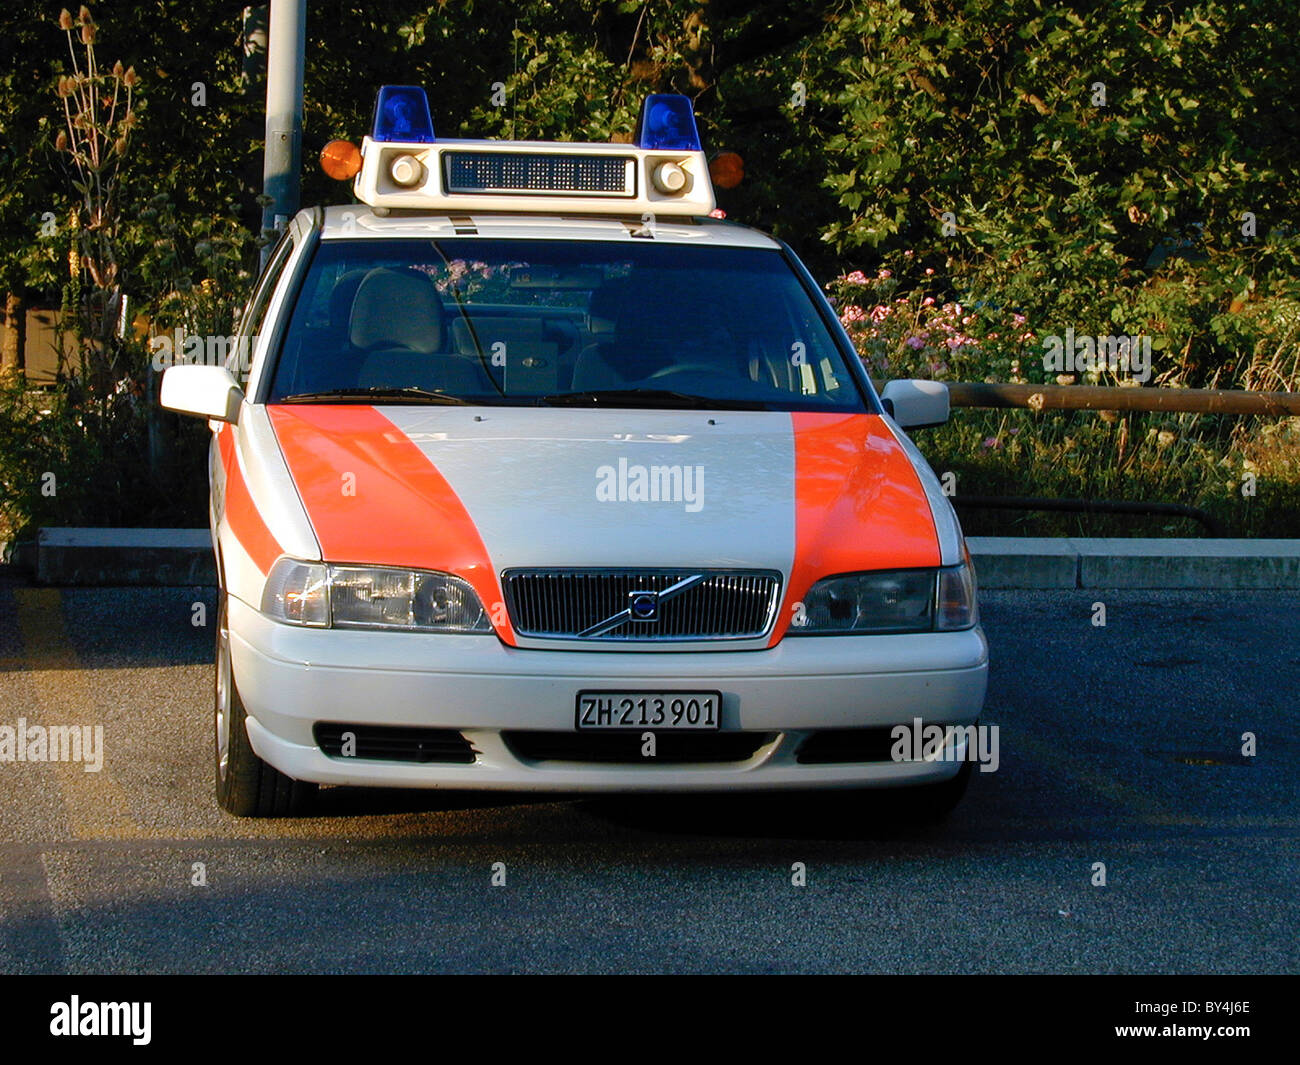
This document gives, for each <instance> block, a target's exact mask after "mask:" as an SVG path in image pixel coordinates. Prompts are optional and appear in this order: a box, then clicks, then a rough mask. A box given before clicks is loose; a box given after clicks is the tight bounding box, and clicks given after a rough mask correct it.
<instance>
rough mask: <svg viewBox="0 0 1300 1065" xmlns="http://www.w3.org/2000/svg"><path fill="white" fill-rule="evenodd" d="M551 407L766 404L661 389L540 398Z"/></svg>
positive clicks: (716, 407)
mask: <svg viewBox="0 0 1300 1065" xmlns="http://www.w3.org/2000/svg"><path fill="white" fill-rule="evenodd" d="M540 402H542V403H545V404H548V405H549V406H552V407H667V408H683V409H687V410H765V409H766V404H763V403H758V402H755V401H753V400H745V399H717V398H715V397H713V396H695V395H692V394H690V393H689V392H671V391H668V390H666V389H662V388H609V389H597V390H593V391H590V392H557V393H555V394H554V395H550V396H542V397H540Z"/></svg>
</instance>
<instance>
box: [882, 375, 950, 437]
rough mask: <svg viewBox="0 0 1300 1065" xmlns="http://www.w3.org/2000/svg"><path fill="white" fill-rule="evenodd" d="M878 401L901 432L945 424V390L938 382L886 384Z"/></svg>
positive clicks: (946, 403) (946, 412)
mask: <svg viewBox="0 0 1300 1065" xmlns="http://www.w3.org/2000/svg"><path fill="white" fill-rule="evenodd" d="M880 401H881V403H882V404H883V405H884V407H885V409H886V410H887V411H889V413H890V414H892V415H893V417H894V421H896V422H898V424H899V426H900V427H901V428H903V429H928V428H930V427H931V426H935V425H942V424H943V423H944V422H946V421H947V420H948V386H947V385H945V384H944V383H943V382H942V381H916V380H906V381H890V382H889V384H887V385H885V389H884V391H883V392H881V393H880Z"/></svg>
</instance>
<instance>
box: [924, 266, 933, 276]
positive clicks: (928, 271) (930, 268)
mask: <svg viewBox="0 0 1300 1065" xmlns="http://www.w3.org/2000/svg"><path fill="white" fill-rule="evenodd" d="M933 273H934V267H933V266H927V267H926V268H925V276H926V277H929V276H930V275H931V274H933Z"/></svg>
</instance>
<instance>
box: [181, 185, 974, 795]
mask: <svg viewBox="0 0 1300 1065" xmlns="http://www.w3.org/2000/svg"><path fill="white" fill-rule="evenodd" d="M635 230H636V227H635V226H634V225H632V224H630V223H629V222H628V221H627V220H626V219H622V218H617V217H585V216H584V217H573V216H566V215H562V214H541V213H538V214H502V213H487V212H482V213H471V214H469V215H468V216H466V215H464V214H461V213H458V214H457V215H456V216H455V217H452V216H449V215H446V214H438V213H436V212H427V213H417V214H412V213H406V214H403V215H401V216H397V215H390V214H388V213H387V212H386V211H385V210H384V209H383V208H382V207H381V208H380V209H379V210H378V211H376V210H375V209H372V208H370V207H367V206H350V207H331V208H327V209H324V210H321V209H313V210H304V211H302V212H301V213H299V214H298V215H297V216H296V217H295V218H294V219H293V220H292V222H291V224H290V226H289V227H288V231H287V234H286V236H285V238H284V244H283V245H282V247H281V248H280V250H279V251H278V252H277V257H278V260H279V261H278V274H276V275H275V276H274V278H273V282H274V287H273V288H271V289H266V282H264V283H263V287H264V289H265V290H264V291H262V292H261V293H260V296H259V295H258V294H255V296H254V300H253V303H254V304H257V302H258V301H259V299H260V300H261V304H262V306H263V307H264V315H262V316H261V317H260V319H259V320H260V321H261V322H262V323H263V325H262V328H261V329H260V330H259V331H257V333H256V335H255V337H254V339H253V340H252V343H251V355H252V359H251V366H250V367H249V370H250V372H249V375H248V380H247V384H246V387H245V388H244V393H243V396H242V397H238V396H236V398H237V401H238V409H237V410H234V411H232V413H231V417H232V418H233V420H227V418H226V417H223V413H222V406H221V404H222V403H223V402H224V400H223V399H222V398H221V396H217V398H216V399H215V400H214V401H213V402H214V404H215V405H214V407H213V409H211V410H208V411H206V412H205V410H204V409H203V408H202V406H201V405H199V404H196V403H195V402H188V401H185V400H183V399H178V398H177V397H178V396H180V395H181V389H182V384H183V381H182V379H181V375H180V374H178V373H176V371H169V372H168V377H167V379H165V381H164V403H165V404H167V405H171V406H176V407H179V408H182V409H187V410H189V411H190V413H200V414H203V413H206V414H208V415H210V416H211V417H212V418H213V420H212V422H211V425H212V427H213V430H214V437H213V443H212V449H211V462H210V476H211V487H212V493H211V501H212V502H211V514H210V517H211V528H212V535H213V540H214V545H215V549H216V554H217V558H218V565H219V571H220V575H221V581H222V587H223V594H224V596H225V602H226V603H227V609H228V627H229V668H230V671H231V672H232V673H233V677H234V684H235V686H236V687H237V689H238V695H239V698H240V699H242V704H243V708H244V712H245V715H246V732H247V739H248V742H249V744H250V745H251V749H252V751H253V752H255V754H256V756H257V757H258V758H260V759H261V760H262V761H263V762H265V763H266V764H267V765H268V766H270V767H273V768H274V769H275V770H277V771H279V773H281V774H284V776H285V777H287V778H292V779H293V780H297V781H304V782H314V783H317V784H327V785H364V786H398V787H413V788H456V789H460V788H488V789H509V790H526V791H536V792H556V791H562V792H584V791H644V792H653V791H679V790H697V791H724V790H725V791H737V790H744V789H773V788H776V789H780V788H820V787H832V786H835V787H844V786H851V787H866V786H885V787H888V786H901V785H923V784H928V783H935V782H941V781H944V780H949V779H951V778H953V777H954V776H955V775H956V774H957V772H958V770H959V768H960V764H959V762H960V759H961V758H964V757H965V755H966V752H965V751H964V749H962V748H960V747H959V748H958V750H957V752H956V754H957V760H953V759H952V758H946V759H945V758H935V759H921V760H907V759H895V758H891V757H883V756H880V755H879V754H878V746H877V747H872V748H871V749H872V750H873V751H877V753H876V754H872V755H871V757H866V756H865V755H864V754H863V752H862V750H858V751H857V753H856V754H854V752H853V751H852V750H848V749H846V752H845V756H844V758H843V760H838V761H837V760H835V755H834V753H833V751H832V753H831V754H830V756H829V757H826V756H825V754H823V756H821V757H819V758H816V759H810V758H803V757H801V753H802V752H804V751H806V750H809V749H810V748H808V747H806V746H805V745H806V744H807V743H808V742H809V741H810V739H811V738H813V737H815V736H817V735H824V736H829V735H831V734H832V733H835V732H837V731H838V730H881V731H883V732H884V733H886V734H887V733H888V732H889V730H890V729H891V728H892V727H893V726H896V725H899V724H909V723H911V722H912V721H913V720H914V719H916V718H923V719H925V720H926V721H935V722H941V723H944V724H949V725H956V726H966V725H970V724H973V723H975V722H976V721H977V720H978V718H979V716H980V713H981V708H982V706H983V702H984V694H985V685H986V678H987V668H988V648H987V643H986V641H985V637H984V634H983V632H982V630H981V629H980V627H979V625H978V623H972V624H971V625H970V626H969V627H966V628H964V629H961V630H959V631H942V632H941V631H928V632H908V633H894V634H891V633H875V634H836V635H826V636H809V635H801V634H798V635H796V634H792V632H791V626H792V623H794V624H797V622H796V621H795V620H794V619H795V617H796V615H797V614H798V612H799V610H800V609H801V600H802V598H803V597H804V596H805V595H806V594H807V592H808V590H809V588H810V586H811V585H812V584H813V583H815V582H816V581H818V580H820V579H822V578H825V577H829V576H832V575H835V574H840V573H851V572H867V571H876V570H908V569H921V568H935V567H954V566H958V565H960V564H961V563H962V562H963V558H964V557H965V546H964V543H963V540H962V535H961V531H960V528H959V526H958V523H957V519H956V516H955V514H954V512H953V509H952V507H951V505H950V504H949V502H948V500H947V499H946V498H945V497H944V494H943V492H942V491H941V489H940V485H939V483H938V480H937V479H936V477H935V476H934V474H933V472H932V471H931V470H930V468H929V466H928V465H927V464H926V462H925V460H924V459H923V458H922V456H921V455H920V453H919V452H918V451H917V449H916V448H915V446H914V445H913V444H912V442H911V441H910V440H909V439H908V437H907V436H906V434H905V433H904V432H903V430H902V429H901V428H900V427H899V426H898V424H896V423H895V422H894V420H893V419H892V418H891V417H890V416H889V415H888V414H886V413H883V412H879V411H880V407H879V406H878V405H877V404H878V400H876V398H875V396H874V393H871V392H870V387H871V386H870V383H869V381H866V378H865V374H862V376H861V379H860V382H859V385H860V387H862V388H864V389H865V390H866V394H867V395H868V396H869V398H870V400H871V403H872V404H873V405H876V406H874V410H875V411H876V412H870V411H871V408H869V409H868V412H867V413H859V412H849V413H834V412H824V413H822V412H817V413H810V412H802V413H801V412H788V411H777V410H727V409H720V410H706V409H699V410H697V409H623V408H616V409H586V408H575V407H555V408H551V407H543V406H490V407H483V406H474V405H466V406H419V405H398V404H392V405H387V404H384V403H383V402H382V401H376V402H375V403H374V404H363V405H350V406H339V405H334V406H331V405H312V404H307V405H300V406H290V405H288V404H284V403H267V402H265V397H266V395H267V394H268V392H267V388H268V382H269V377H268V375H269V374H270V373H271V369H270V367H271V363H272V359H273V352H274V348H275V344H276V343H277V340H278V336H279V333H280V330H281V327H282V324H283V322H284V320H285V318H286V315H288V314H289V313H290V311H291V309H292V300H293V292H294V286H295V283H296V280H297V279H299V278H300V277H301V274H302V269H303V266H304V264H305V262H306V260H307V259H308V258H309V257H310V255H311V254H312V251H313V249H314V248H315V246H316V245H317V244H318V243H319V244H320V245H321V246H324V245H326V244H329V243H331V242H364V241H371V240H380V239H383V240H405V239H412V240H438V239H441V238H446V237H451V236H452V235H455V237H456V239H458V240H483V241H493V240H501V239H510V240H522V241H532V240H546V241H557V240H560V241H574V242H601V243H609V242H615V243H617V242H631V243H637V242H642V241H644V240H645V239H646V235H645V234H638V233H637V232H636V231H635ZM652 239H653V240H654V242H656V243H657V244H669V245H681V246H693V245H694V246H698V245H711V246H726V247H734V248H741V249H754V250H765V251H772V250H778V251H781V250H783V246H782V245H780V244H778V243H777V242H775V241H773V240H771V239H770V238H769V237H767V236H765V235H763V234H761V233H758V232H755V231H753V230H750V229H747V228H745V227H743V226H738V225H735V224H732V223H728V222H722V221H718V220H715V219H711V218H699V217H694V218H682V219H676V218H673V217H661V218H657V219H656V220H655V222H654V232H653V237H652ZM784 251H785V253H786V254H789V253H788V249H785V250H784ZM273 262H274V260H273ZM799 269H802V268H799ZM831 321H832V322H834V318H833V315H831ZM254 324H256V323H254ZM245 327H248V322H247V321H246V322H245ZM828 328H832V329H836V330H838V328H839V327H838V323H837V322H834V324H833V326H828ZM836 335H837V343H841V344H842V345H845V344H848V341H847V338H846V337H844V336H843V333H842V330H840V331H839V333H837V334H836ZM850 350H851V349H850ZM173 375H175V376H176V381H174V382H173V381H172V380H171V378H172V376H173ZM194 380H195V381H196V382H197V379H194ZM169 387H170V401H169V392H168V389H169ZM205 387H206V386H205ZM636 465H641V466H644V467H646V468H651V467H661V468H667V467H672V468H678V469H686V470H690V469H693V468H694V469H702V470H703V471H704V473H703V474H701V482H700V484H698V485H697V486H696V487H697V489H699V494H700V496H701V497H702V498H699V499H697V500H696V501H697V502H698V503H699V504H700V505H699V506H698V507H695V508H694V509H692V503H691V501H690V500H682V501H676V502H671V501H663V502H654V503H649V502H647V503H641V504H638V503H637V502H634V501H627V500H623V501H620V499H619V498H618V497H617V496H616V497H615V498H612V499H611V498H609V497H608V495H607V496H606V497H605V498H604V499H602V498H599V497H598V493H597V491H596V488H597V484H598V479H599V477H600V476H601V475H600V474H599V473H598V471H600V470H602V469H608V470H612V471H616V472H615V474H614V476H615V478H616V479H618V478H623V479H624V480H625V479H626V478H625V471H626V470H627V469H629V468H631V467H632V466H636ZM605 476H606V477H608V476H610V475H609V474H608V473H607V474H605ZM666 483H667V482H665V484H666ZM282 557H288V558H292V559H297V560H301V561H303V562H307V563H312V562H320V563H339V564H356V565H370V566H402V567H409V568H411V569H415V570H433V571H441V572H446V573H451V574H455V575H457V576H459V577H461V578H463V579H464V580H466V581H468V582H469V583H470V584H471V585H472V586H473V587H474V589H475V590H476V591H477V592H478V593H479V596H480V598H481V599H482V601H483V606H484V608H485V610H486V611H487V612H488V614H490V615H491V617H492V629H493V631H492V633H491V634H486V635H485V634H480V633H474V634H469V633H447V632H417V631H411V632H395V631H390V630H386V629H384V630H375V631H366V630H360V629H356V628H336V627H309V626H304V625H299V624H287V623H285V622H284V621H283V620H280V619H277V618H275V617H272V616H270V615H268V614H267V613H266V612H264V610H263V599H264V593H265V592H266V585H267V578H268V573H269V572H270V571H271V569H272V567H273V566H274V565H275V563H276V561H277V559H280V558H282ZM552 569H556V570H620V569H635V570H648V571H674V572H678V571H688V572H694V571H700V572H710V573H711V572H715V571H724V572H728V573H729V572H733V571H745V572H746V573H761V574H769V575H772V576H773V577H775V580H776V582H777V588H778V590H777V592H776V599H775V600H774V601H773V606H772V610H771V614H770V617H769V618H768V619H767V621H766V623H765V625H764V627H763V628H762V630H761V631H758V632H756V633H753V634H751V635H749V636H747V637H741V638H732V639H727V640H719V639H717V638H702V639H692V638H684V639H646V640H638V639H632V640H622V641H612V640H605V639H593V638H585V637H584V638H556V637H555V636H553V635H552V636H542V635H536V634H529V633H528V632H526V631H520V625H519V617H518V616H517V615H518V605H517V603H516V604H515V605H514V606H511V605H510V600H509V597H508V596H507V595H506V594H505V591H504V588H505V580H504V578H503V575H505V574H508V573H511V572H513V571H517V570H552ZM638 631H639V630H638ZM602 691H617V692H638V691H660V692H674V691H684V692H718V693H720V695H721V703H720V718H719V721H718V726H719V727H718V730H717V731H716V732H712V733H709V735H710V736H712V737H715V739H712V740H705V741H698V742H702V743H703V744H704V747H703V748H702V749H703V750H705V753H704V754H703V755H702V756H701V757H699V758H698V759H697V758H694V757H693V756H692V753H691V752H692V749H693V748H692V746H691V745H692V743H695V742H697V740H696V738H695V737H693V736H686V737H685V738H684V739H682V740H681V741H680V742H678V743H677V746H676V747H674V746H672V745H673V743H674V741H673V740H671V739H670V740H669V741H668V745H667V748H666V752H665V753H666V754H667V755H668V756H667V757H664V756H655V755H652V756H645V755H644V753H643V751H642V750H641V749H640V743H641V739H642V738H643V736H644V735H645V732H646V731H647V730H645V729H643V728H632V729H631V730H630V731H631V733H632V734H633V735H634V736H635V743H636V745H637V748H638V749H637V751H636V753H635V754H630V755H627V756H626V757H621V758H619V759H617V760H614V761H611V760H609V756H608V752H605V753H604V754H600V753H599V750H598V748H599V741H596V747H593V748H592V749H593V751H596V752H597V753H594V754H591V756H588V755H587V754H586V753H584V752H585V751H586V748H584V746H583V745H584V743H586V742H587V737H588V736H589V735H590V733H587V732H583V731H580V730H578V729H577V728H576V714H577V709H576V708H577V700H578V697H579V693H581V692H602ZM322 728H325V729H326V730H327V731H328V730H333V731H331V732H330V735H331V736H336V735H340V734H343V733H350V734H352V735H353V736H354V737H356V736H359V737H361V740H362V748H363V750H362V751H361V752H360V753H359V754H346V755H345V754H342V753H340V752H339V750H336V749H335V748H336V747H337V744H332V745H331V744H326V743H324V742H323V741H322V740H321V735H322V734H323V733H322V732H321V729H322ZM375 729H378V730H381V733H380V734H382V735H388V733H384V732H382V730H389V729H409V730H431V729H433V730H447V733H446V734H447V736H448V737H456V736H459V740H458V741H454V740H451V739H449V743H450V746H449V747H448V750H449V751H451V752H452V753H455V754H456V759H455V760H452V759H450V758H449V759H447V760H440V759H439V758H438V757H437V754H438V751H437V750H436V749H435V750H431V751H427V752H425V753H426V754H432V757H428V758H425V759H424V760H416V759H414V758H413V757H412V756H411V751H410V750H409V749H408V750H406V753H405V754H403V755H401V756H399V757H377V756H375V752H376V750H378V748H376V747H375V746H374V744H373V743H371V744H369V746H367V742H366V739H365V738H366V736H367V735H370V733H371V732H373V730H375ZM649 731H654V730H649ZM679 734H681V733H679ZM394 735H396V734H394ZM411 735H412V736H415V735H416V734H415V733H412V734H411ZM854 735H862V736H865V735H867V734H866V733H854ZM872 735H875V736H876V739H877V740H878V739H879V736H878V735H876V734H872ZM539 737H540V739H539ZM716 737H721V739H717V738H716ZM417 738H418V737H417ZM660 738H661V739H662V736H661V737H660ZM710 744H712V746H710ZM437 746H438V744H437V742H434V743H433V744H432V747H433V748H437ZM651 746H652V747H653V746H654V745H653V743H652V744H651ZM850 746H852V745H851V744H850ZM868 746H870V744H869V745H868ZM327 748H328V749H327ZM466 752H468V753H466ZM367 754H369V756H367Z"/></svg>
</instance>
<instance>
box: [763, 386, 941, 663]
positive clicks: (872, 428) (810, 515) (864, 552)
mask: <svg viewBox="0 0 1300 1065" xmlns="http://www.w3.org/2000/svg"><path fill="white" fill-rule="evenodd" d="M790 419H791V421H792V423H793V429H794V479H795V537H794V565H793V566H792V567H791V569H790V583H789V585H788V586H787V587H786V594H785V602H784V603H783V604H782V609H781V613H780V614H779V615H778V617H777V622H776V627H775V629H774V630H773V633H772V640H771V644H772V645H775V644H776V643H777V642H778V641H779V640H780V639H781V637H783V636H784V635H785V633H786V630H787V629H788V628H789V627H790V620H791V618H792V617H793V616H794V607H795V604H797V603H798V602H800V601H801V600H802V599H803V597H804V596H805V595H807V594H808V590H809V589H810V588H811V587H812V586H813V585H814V584H815V583H816V582H817V581H819V580H820V579H821V578H823V577H830V576H833V575H835V574H837V573H853V572H857V571H863V570H881V569H911V568H918V567H923V566H938V565H939V560H940V554H939V537H938V533H937V532H936V531H935V527H934V516H933V515H932V514H931V513H930V503H929V501H928V500H927V499H926V496H925V488H924V487H923V486H922V484H921V480H920V478H919V477H917V475H916V470H914V469H913V468H912V463H911V460H910V459H909V458H908V457H907V453H906V452H905V451H904V450H903V448H902V447H901V446H900V445H899V443H898V441H897V440H895V439H894V437H893V435H892V434H891V433H890V431H889V427H888V426H887V425H885V423H884V421H883V420H882V419H881V418H880V416H879V415H875V414H833V413H825V412H821V411H796V412H794V413H792V414H791V415H790Z"/></svg>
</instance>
